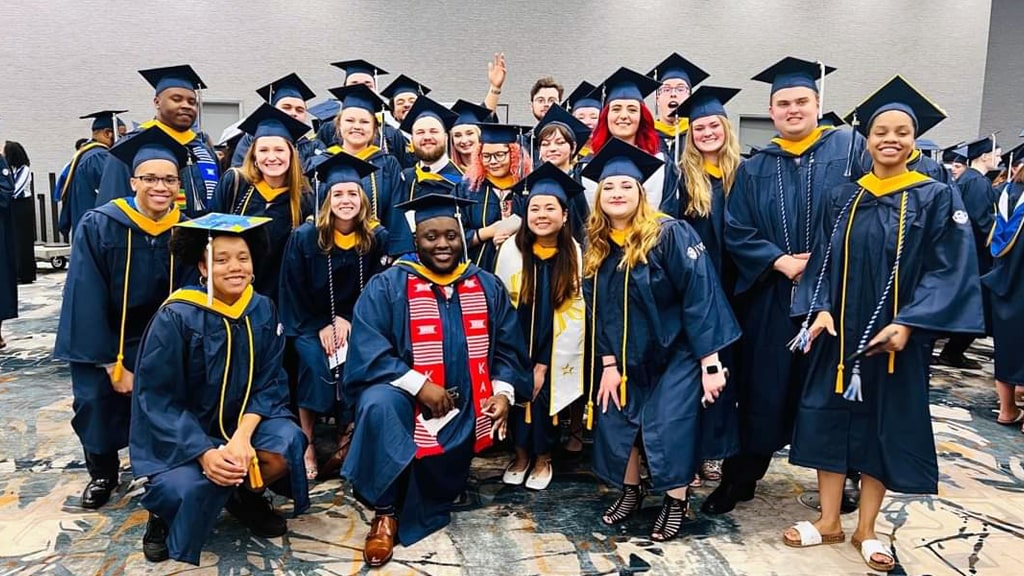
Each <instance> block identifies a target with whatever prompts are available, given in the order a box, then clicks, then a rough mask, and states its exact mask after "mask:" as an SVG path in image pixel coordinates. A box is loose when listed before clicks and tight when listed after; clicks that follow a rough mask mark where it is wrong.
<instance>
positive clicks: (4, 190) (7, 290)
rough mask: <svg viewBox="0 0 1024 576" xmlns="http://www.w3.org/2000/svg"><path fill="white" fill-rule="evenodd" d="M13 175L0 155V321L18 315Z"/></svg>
mask: <svg viewBox="0 0 1024 576" xmlns="http://www.w3.org/2000/svg"><path fill="white" fill-rule="evenodd" d="M14 242H15V238H14V177H13V176H12V173H11V169H10V167H9V166H8V165H7V160H5V159H4V157H3V156H0V254H3V255H4V257H3V259H2V262H0V321H4V320H8V319H10V318H17V317H18V259H17V258H15V257H14V254H15V252H16V249H15V246H14Z"/></svg>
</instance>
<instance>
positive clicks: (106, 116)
mask: <svg viewBox="0 0 1024 576" xmlns="http://www.w3.org/2000/svg"><path fill="white" fill-rule="evenodd" d="M125 112H127V110H100V111H99V112H93V113H92V114H85V115H84V116H79V118H80V119H82V120H85V119H87V118H92V131H93V132H95V131H97V130H114V124H115V123H116V124H117V125H118V126H124V122H122V121H121V119H120V118H118V117H117V116H118V114H124V113H125ZM114 140H115V141H116V140H117V130H114Z"/></svg>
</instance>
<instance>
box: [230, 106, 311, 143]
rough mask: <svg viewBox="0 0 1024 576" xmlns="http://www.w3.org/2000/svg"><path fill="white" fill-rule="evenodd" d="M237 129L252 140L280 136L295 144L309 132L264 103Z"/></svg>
mask: <svg viewBox="0 0 1024 576" xmlns="http://www.w3.org/2000/svg"><path fill="white" fill-rule="evenodd" d="M238 129H239V130H241V131H242V132H245V133H246V134H251V135H252V137H253V138H262V137H264V136H280V137H281V138H284V139H285V140H288V141H289V142H295V141H296V140H298V139H299V138H301V137H302V136H303V135H304V134H306V133H307V132H309V126H307V125H306V124H304V123H302V122H299V121H298V120H296V119H295V118H292V117H291V116H289V115H288V114H285V113H284V112H282V111H280V110H278V109H277V108H274V107H273V106H271V105H270V104H266V103H264V104H261V105H260V107H259V108H257V109H256V111H255V112H253V113H252V114H250V115H249V117H248V118H246V119H245V120H244V121H243V122H242V123H241V124H239V125H238Z"/></svg>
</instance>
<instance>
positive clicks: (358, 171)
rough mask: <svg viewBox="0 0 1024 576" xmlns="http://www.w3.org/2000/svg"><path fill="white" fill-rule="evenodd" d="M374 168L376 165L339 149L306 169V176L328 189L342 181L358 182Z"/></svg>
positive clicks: (375, 168)
mask: <svg viewBox="0 0 1024 576" xmlns="http://www.w3.org/2000/svg"><path fill="white" fill-rule="evenodd" d="M376 170H378V167H377V166H374V165H373V164H370V163H369V162H367V161H365V160H360V159H359V158H356V157H355V156H353V155H351V154H349V153H348V152H345V151H341V152H338V153H337V154H334V155H332V156H331V157H330V158H327V159H326V160H324V161H322V162H320V163H319V164H317V165H316V166H314V167H313V168H311V169H310V170H308V171H307V172H306V176H309V177H310V179H312V178H316V179H317V180H318V181H319V182H321V183H322V184H324V185H325V186H327V188H328V189H330V188H331V186H334V185H335V184H340V183H342V182H354V183H360V182H362V180H363V178H365V177H367V176H369V175H370V174H372V173H373V172H374V171H376Z"/></svg>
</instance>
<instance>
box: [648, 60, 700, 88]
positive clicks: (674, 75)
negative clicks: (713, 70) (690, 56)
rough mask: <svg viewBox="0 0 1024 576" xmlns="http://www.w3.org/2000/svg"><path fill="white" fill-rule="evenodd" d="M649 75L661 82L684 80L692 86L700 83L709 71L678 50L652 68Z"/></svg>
mask: <svg viewBox="0 0 1024 576" xmlns="http://www.w3.org/2000/svg"><path fill="white" fill-rule="evenodd" d="M647 75H648V76H650V77H651V78H654V79H655V80H657V81H658V82H661V83H664V82H665V81H666V80H673V79H676V80H682V81H683V82H686V85H687V86H689V87H690V88H693V87H694V86H696V85H697V84H700V83H701V82H703V81H704V80H705V79H707V77H708V73H707V72H705V71H703V70H701V69H700V67H698V66H697V65H696V64H694V63H693V62H690V61H689V60H687V59H686V58H683V57H682V56H680V55H679V54H678V53H676V52H673V53H672V54H669V57H668V58H665V59H664V60H662V61H661V63H660V64H658V65H657V66H655V67H654V68H652V69H651V71H650V72H648V73H647Z"/></svg>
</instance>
